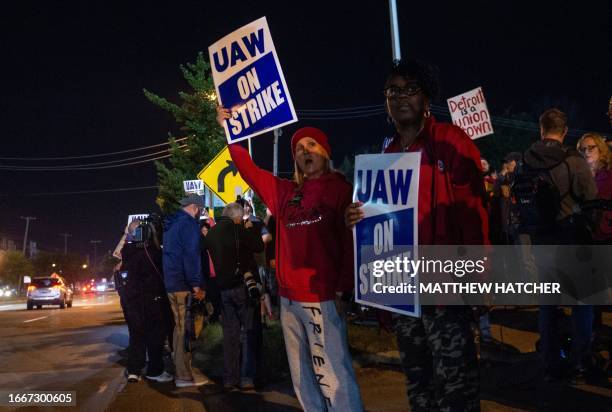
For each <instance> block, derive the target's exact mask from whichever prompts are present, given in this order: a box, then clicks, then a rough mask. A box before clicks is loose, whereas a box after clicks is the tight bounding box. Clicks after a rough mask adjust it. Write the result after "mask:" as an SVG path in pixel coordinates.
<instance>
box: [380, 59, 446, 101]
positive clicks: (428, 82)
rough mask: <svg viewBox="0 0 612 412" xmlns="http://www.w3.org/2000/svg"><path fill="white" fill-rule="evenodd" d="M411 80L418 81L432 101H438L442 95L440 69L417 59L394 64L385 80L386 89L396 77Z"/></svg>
mask: <svg viewBox="0 0 612 412" xmlns="http://www.w3.org/2000/svg"><path fill="white" fill-rule="evenodd" d="M398 76H399V77H403V78H410V79H414V80H416V81H417V83H418V84H419V85H420V86H421V88H422V89H423V93H424V94H425V96H427V97H428V98H429V100H430V101H433V100H436V99H437V98H438V95H439V94H440V83H439V80H438V68H437V67H436V66H434V65H432V64H429V63H426V62H424V61H422V60H417V59H406V60H399V61H395V62H393V66H391V70H389V74H388V75H387V79H386V80H385V88H386V87H388V85H389V82H390V81H391V79H392V78H394V77H398Z"/></svg>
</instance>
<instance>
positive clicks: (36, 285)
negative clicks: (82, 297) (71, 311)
mask: <svg viewBox="0 0 612 412" xmlns="http://www.w3.org/2000/svg"><path fill="white" fill-rule="evenodd" d="M72 296H73V292H72V289H71V288H70V287H69V286H68V284H67V283H66V280H65V279H64V278H62V277H61V276H55V275H54V276H47V277H39V278H34V279H32V283H30V285H29V286H28V292H27V308H28V310H32V309H34V306H36V308H37V309H42V307H43V305H59V307H60V309H64V308H65V307H66V306H68V307H69V308H71V307H72Z"/></svg>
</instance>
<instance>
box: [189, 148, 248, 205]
mask: <svg viewBox="0 0 612 412" xmlns="http://www.w3.org/2000/svg"><path fill="white" fill-rule="evenodd" d="M198 179H201V180H202V181H204V183H205V184H206V186H208V187H209V188H210V190H212V191H213V192H215V194H216V195H217V196H219V198H220V199H221V200H222V201H224V202H225V203H231V202H233V201H234V200H236V196H237V195H243V194H244V193H246V192H247V190H249V189H250V188H249V185H247V184H246V182H245V181H244V180H243V179H242V176H240V173H238V169H237V168H236V165H234V161H233V160H232V157H231V156H230V153H229V148H228V147H227V146H226V147H225V149H223V150H221V151H220V152H219V153H218V154H217V155H216V156H215V158H214V159H213V160H211V161H210V163H209V164H207V165H206V166H204V168H203V169H202V170H200V173H198Z"/></svg>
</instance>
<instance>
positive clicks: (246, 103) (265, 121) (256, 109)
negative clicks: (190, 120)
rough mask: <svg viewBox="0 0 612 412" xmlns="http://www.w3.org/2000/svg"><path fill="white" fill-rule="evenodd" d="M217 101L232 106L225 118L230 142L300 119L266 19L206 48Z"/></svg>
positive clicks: (250, 24)
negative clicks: (227, 116) (227, 117)
mask: <svg viewBox="0 0 612 412" xmlns="http://www.w3.org/2000/svg"><path fill="white" fill-rule="evenodd" d="M208 53H209V55H210V62H211V67H212V76H213V81H214V83H215V89H216V91H217V96H218V99H219V103H220V104H221V105H222V106H224V107H226V108H228V109H230V110H231V117H230V118H229V119H227V120H226V121H225V122H224V125H223V126H224V129H225V136H226V137H227V142H228V143H235V142H238V141H240V140H244V139H248V138H249V137H253V136H257V135H259V134H262V133H265V132H268V131H270V130H272V129H275V128H278V127H281V126H283V125H286V124H289V123H293V122H296V121H297V116H296V114H295V109H294V108H293V103H292V102H291V96H289V90H287V84H286V83H285V77H284V76H283V72H282V70H281V66H280V63H279V62H278V56H277V55H276V50H275V48H274V43H272V36H271V35H270V30H269V29H268V22H267V21H266V18H265V17H262V18H260V19H258V20H255V21H254V22H252V23H249V24H247V25H246V26H244V27H241V28H240V29H238V30H236V31H234V32H233V33H230V34H228V35H227V36H225V37H224V38H222V39H221V40H219V41H217V42H216V43H214V44H213V45H212V46H210V47H209V48H208Z"/></svg>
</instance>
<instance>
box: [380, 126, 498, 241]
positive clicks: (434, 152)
mask: <svg viewBox="0 0 612 412" xmlns="http://www.w3.org/2000/svg"><path fill="white" fill-rule="evenodd" d="M400 151H401V146H400V138H399V136H398V135H396V136H395V137H394V138H393V140H392V141H391V143H390V144H389V146H388V147H387V148H386V149H385V151H384V152H385V153H396V152H400ZM406 151H407V152H421V168H420V175H419V206H418V208H419V212H418V214H419V216H418V219H419V244H420V245H488V244H489V237H488V233H489V220H488V216H487V213H486V211H485V208H484V205H483V200H484V198H485V188H484V182H483V178H482V173H481V165H480V152H479V150H478V148H477V147H476V145H475V144H474V142H472V140H471V139H470V138H469V137H468V136H467V135H466V134H465V132H464V131H463V130H462V129H460V128H459V127H457V126H455V125H452V124H449V123H438V122H436V119H435V118H434V117H433V116H431V117H430V118H428V119H427V120H426V121H425V125H424V127H423V130H422V131H421V133H420V134H419V135H418V136H417V139H416V140H415V142H414V143H413V144H412V145H411V146H410V147H408V148H407V149H406Z"/></svg>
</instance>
